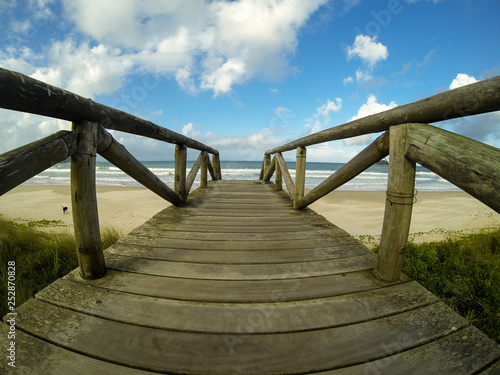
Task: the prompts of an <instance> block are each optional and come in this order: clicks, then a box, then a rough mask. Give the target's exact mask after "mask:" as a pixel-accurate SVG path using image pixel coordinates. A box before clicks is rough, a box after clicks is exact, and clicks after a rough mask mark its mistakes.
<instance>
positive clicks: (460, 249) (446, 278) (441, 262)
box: [375, 229, 500, 343]
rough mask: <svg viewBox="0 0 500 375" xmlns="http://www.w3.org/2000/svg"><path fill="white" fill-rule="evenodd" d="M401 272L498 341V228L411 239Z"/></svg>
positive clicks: (499, 276)
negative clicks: (442, 238)
mask: <svg viewBox="0 0 500 375" xmlns="http://www.w3.org/2000/svg"><path fill="white" fill-rule="evenodd" d="M376 250H377V249H375V251H376ZM403 272H404V273H405V274H406V275H408V276H409V277H410V278H412V279H414V280H416V281H417V282H419V283H420V284H422V285H423V286H424V287H425V288H427V289H428V290H429V291H431V292H432V293H434V294H435V295H436V296H438V297H439V298H440V299H441V300H442V301H443V302H444V303H446V304H447V305H448V306H450V307H451V308H452V309H453V310H455V311H457V312H458V313H460V314H461V315H462V316H463V317H465V318H466V319H467V320H468V321H469V322H470V323H472V324H473V325H474V326H475V327H477V328H478V329H480V330H481V331H482V332H484V333H485V334H487V335H488V336H489V337H491V338H492V339H494V340H495V341H497V342H498V343H500V229H499V230H496V231H492V232H484V233H478V234H469V235H464V236H461V237H459V238H457V239H451V238H450V239H448V240H446V241H441V242H430V243H421V244H415V243H413V242H410V243H409V244H408V246H407V249H406V253H405V258H404V264H403Z"/></svg>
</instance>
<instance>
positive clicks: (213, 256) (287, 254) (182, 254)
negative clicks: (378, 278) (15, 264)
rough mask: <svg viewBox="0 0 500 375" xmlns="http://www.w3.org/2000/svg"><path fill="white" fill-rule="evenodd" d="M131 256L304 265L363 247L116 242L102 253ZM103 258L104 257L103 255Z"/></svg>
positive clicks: (362, 250)
mask: <svg viewBox="0 0 500 375" xmlns="http://www.w3.org/2000/svg"><path fill="white" fill-rule="evenodd" d="M108 253H109V254H118V255H125V256H135V257H139V258H147V259H159V260H169V261H173V262H187V263H219V264H248V263H252V264H259V263H283V262H289V263H290V262H308V261H314V260H318V259H324V260H329V259H339V258H346V257H350V256H353V257H354V256H359V255H364V254H366V248H365V247H363V246H360V245H359V244H350V245H349V244H345V245H339V246H336V247H323V248H313V249H294V250H276V249H272V250H259V251H245V250H230V251H225V250H203V249H202V250H186V249H173V248H170V249H169V248H162V247H150V246H141V245H129V244H125V243H118V244H115V245H114V246H112V247H110V248H108V249H107V250H105V254H108ZM106 256H107V255H106Z"/></svg>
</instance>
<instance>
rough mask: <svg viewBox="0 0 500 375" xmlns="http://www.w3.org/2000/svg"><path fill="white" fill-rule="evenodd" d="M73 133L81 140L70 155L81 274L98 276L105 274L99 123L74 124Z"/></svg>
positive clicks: (88, 277) (89, 277)
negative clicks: (98, 183)
mask: <svg viewBox="0 0 500 375" xmlns="http://www.w3.org/2000/svg"><path fill="white" fill-rule="evenodd" d="M73 132H75V133H77V134H78V139H77V152H76V153H75V154H73V156H71V199H72V206H73V223H74V228H75V241H76V249H77V254H78V262H79V264H80V275H81V277H82V278H84V279H98V278H100V277H102V276H103V275H104V274H105V273H106V266H105V263H104V254H103V251H102V244H101V233H100V231H99V217H98V212H97V197H96V185H95V178H96V177H95V166H96V150H97V145H98V138H99V137H98V124H96V123H91V122H86V121H82V122H78V123H73Z"/></svg>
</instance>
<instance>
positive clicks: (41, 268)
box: [0, 218, 121, 317]
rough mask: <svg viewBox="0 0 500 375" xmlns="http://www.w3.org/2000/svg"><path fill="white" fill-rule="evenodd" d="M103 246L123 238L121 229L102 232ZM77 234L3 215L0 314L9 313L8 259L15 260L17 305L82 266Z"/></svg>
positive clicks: (1, 223)
mask: <svg viewBox="0 0 500 375" xmlns="http://www.w3.org/2000/svg"><path fill="white" fill-rule="evenodd" d="M101 237H102V245H103V248H107V247H109V246H111V245H112V244H113V243H115V242H116V241H117V240H118V239H119V238H120V237H121V235H120V233H119V232H118V230H116V229H114V228H107V229H104V230H103V231H102V232H101ZM75 249H76V245H75V239H74V237H73V236H72V235H71V234H69V233H50V234H49V233H43V232H40V231H37V230H36V229H34V228H33V226H30V225H21V224H16V223H13V222H11V221H7V220H4V219H1V218H0V283H1V287H0V317H3V316H4V315H5V314H6V313H7V284H8V283H7V278H8V262H12V261H15V267H16V272H15V276H16V280H15V284H16V306H19V305H20V304H22V303H23V302H24V301H26V300H28V299H29V298H31V297H33V296H34V294H35V293H37V292H38V291H40V290H41V289H43V288H44V287H46V286H47V285H49V284H50V283H52V282H54V281H55V280H57V279H58V278H59V277H62V276H64V275H66V274H67V273H68V272H70V271H71V270H73V269H75V268H76V267H78V258H77V255H76V250H75Z"/></svg>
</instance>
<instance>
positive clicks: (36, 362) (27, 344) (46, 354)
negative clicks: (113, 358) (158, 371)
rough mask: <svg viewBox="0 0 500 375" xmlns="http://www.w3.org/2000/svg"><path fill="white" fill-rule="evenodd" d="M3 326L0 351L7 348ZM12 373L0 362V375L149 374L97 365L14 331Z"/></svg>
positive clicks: (119, 367) (5, 331)
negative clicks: (14, 350)
mask: <svg viewBox="0 0 500 375" xmlns="http://www.w3.org/2000/svg"><path fill="white" fill-rule="evenodd" d="M7 327H8V326H7V325H6V324H0V347H2V348H5V349H7V348H9V345H10V343H9V342H8V340H7V333H8V330H7ZM15 343H16V346H15V347H16V362H15V366H16V367H15V369H14V368H12V367H10V366H8V361H7V359H6V358H5V357H3V358H2V360H1V361H0V372H1V373H2V374H26V375H30V374H51V375H67V374H71V375H89V374H106V375H108V374H109V375H146V374H153V373H152V372H149V371H144V370H139V369H133V368H130V367H125V366H120V365H116V364H114V363H109V362H106V361H101V360H98V359H95V358H92V357H88V356H86V355H82V354H78V353H76V352H73V351H71V350H66V349H63V348H61V347H59V346H57V345H53V344H50V343H48V342H46V341H43V340H40V339H38V338H36V337H34V336H31V335H29V334H26V333H24V332H23V331H21V330H16V340H15Z"/></svg>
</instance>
